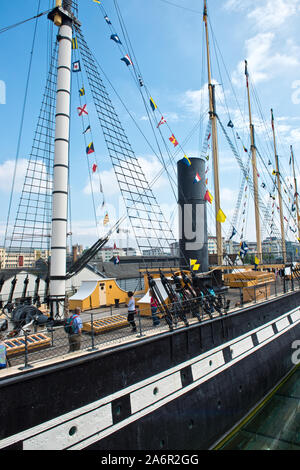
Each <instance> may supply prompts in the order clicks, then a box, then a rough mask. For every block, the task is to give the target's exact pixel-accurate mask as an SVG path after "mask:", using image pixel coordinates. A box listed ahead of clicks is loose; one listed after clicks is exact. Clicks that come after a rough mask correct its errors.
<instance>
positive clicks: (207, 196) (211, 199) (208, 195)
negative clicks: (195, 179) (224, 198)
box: [204, 190, 214, 204]
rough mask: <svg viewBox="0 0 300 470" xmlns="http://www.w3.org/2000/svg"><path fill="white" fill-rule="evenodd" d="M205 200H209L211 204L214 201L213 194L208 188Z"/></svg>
mask: <svg viewBox="0 0 300 470" xmlns="http://www.w3.org/2000/svg"><path fill="white" fill-rule="evenodd" d="M204 200H205V201H207V202H209V203H210V204H212V202H213V200H214V198H213V196H212V195H211V194H210V192H209V191H208V190H207V191H206V193H205V196H204Z"/></svg>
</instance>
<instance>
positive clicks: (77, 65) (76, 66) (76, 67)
mask: <svg viewBox="0 0 300 470" xmlns="http://www.w3.org/2000/svg"><path fill="white" fill-rule="evenodd" d="M72 70H73V72H80V71H81V67H80V61H79V60H76V62H73V65H72Z"/></svg>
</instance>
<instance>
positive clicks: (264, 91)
mask: <svg viewBox="0 0 300 470" xmlns="http://www.w3.org/2000/svg"><path fill="white" fill-rule="evenodd" d="M38 3H39V2H38V1H37V0H26V2H24V1H23V0H15V2H13V4H11V3H9V2H5V4H4V5H2V6H1V11H2V14H1V25H0V29H1V28H3V27H5V26H8V25H11V24H14V23H17V22H19V21H22V20H24V19H26V18H29V17H32V16H34V15H35V14H36V12H37V8H38ZM51 3H52V2H51V1H50V0H40V11H45V10H47V9H49V8H50V7H51ZM102 3H103V7H104V8H105V11H106V13H107V14H108V16H109V17H110V19H111V21H112V25H113V28H114V30H115V32H116V33H117V34H118V35H119V36H120V38H121V39H122V38H123V33H124V31H122V29H121V26H120V24H119V21H118V17H117V14H116V9H115V2H114V1H113V0H103V2H102ZM117 4H118V5H119V8H120V11H121V13H122V17H123V20H124V24H125V26H126V30H127V33H128V35H129V38H130V41H131V44H132V46H133V50H134V56H135V62H136V63H138V66H139V69H140V71H141V73H142V77H143V80H144V82H145V84H146V86H147V89H148V90H149V91H150V93H151V96H152V97H153V98H154V100H155V102H156V103H157V105H158V108H159V111H158V110H156V111H155V117H156V119H157V122H158V121H159V119H160V118H161V114H163V116H164V117H165V118H166V119H167V122H168V126H165V127H163V126H162V127H161V132H162V135H163V136H164V139H165V142H166V145H168V146H169V151H170V152H171V153H172V155H173V156H174V158H175V160H179V159H180V158H183V156H184V153H185V154H187V155H188V156H190V157H197V156H200V155H201V154H202V149H203V145H204V143H205V132H206V129H207V123H208V114H207V106H208V104H207V103H208V98H207V71H206V57H205V42H204V25H203V21H202V11H203V2H202V0H174V1H173V0H170V1H167V0H147V1H146V0H126V1H125V0H118V2H117ZM79 8H80V10H79V19H80V21H81V22H82V30H83V32H84V35H85V38H86V40H87V42H88V44H89V47H90V49H91V50H92V51H93V53H94V54H95V56H96V58H97V61H98V62H99V63H100V64H101V67H102V68H103V69H104V70H105V73H106V74H107V76H108V77H109V80H110V81H111V83H112V84H113V86H114V87H115V89H116V90H118V93H119V95H120V96H121V97H122V100H123V102H124V103H125V104H126V107H127V108H128V109H129V110H130V113H131V114H132V116H133V117H134V121H133V120H132V118H131V117H130V116H129V115H128V113H127V112H126V110H125V108H124V107H123V105H122V104H121V103H120V101H119V99H118V97H117V96H116V95H115V93H114V91H113V90H112V89H111V88H110V86H109V84H108V85H107V86H108V91H109V93H111V99H112V101H113V103H114V105H115V106H116V109H117V112H118V114H119V116H120V120H121V122H122V124H123V126H124V128H125V129H126V131H127V133H128V137H129V140H130V142H131V144H132V147H133V149H134V151H135V153H136V155H137V157H138V158H139V161H140V163H141V166H142V168H143V170H144V172H145V174H146V177H147V179H148V180H149V181H151V180H153V179H154V177H155V176H156V175H157V174H158V173H159V172H160V170H161V167H162V166H161V163H160V162H159V160H158V158H157V156H156V155H155V152H154V151H153V149H157V148H156V146H155V138H154V135H153V133H152V129H151V127H150V126H149V121H148V117H147V113H146V110H145V107H144V103H143V101H142V100H141V95H140V92H139V90H138V88H137V86H136V84H135V83H134V81H133V79H132V76H131V74H130V68H129V67H126V65H125V64H124V63H123V62H122V61H120V58H121V57H120V50H119V49H118V47H117V45H116V44H115V43H114V42H113V41H111V40H110V34H111V31H110V29H109V27H108V25H107V24H106V22H105V21H104V19H103V14H102V11H101V9H100V8H99V7H98V6H97V5H96V4H95V3H94V2H93V1H92V0H81V1H79ZM208 8H209V21H210V41H211V52H212V69H213V80H214V83H215V84H216V93H217V112H218V114H219V117H220V120H221V121H222V123H223V125H224V126H225V129H226V131H227V132H228V135H229V136H230V138H231V139H232V141H233V142H234V145H236V148H237V151H238V153H239V155H240V158H241V159H242V160H243V162H244V164H245V165H246V162H247V159H248V157H247V155H246V153H245V152H244V151H243V147H242V144H243V145H244V146H245V147H246V148H247V149H250V137H249V123H248V107H247V100H246V87H245V75H244V60H245V59H247V60H248V67H249V74H250V84H251V96H252V112H253V121H254V124H255V130H256V145H257V147H258V150H259V153H260V154H261V156H262V160H260V158H259V159H258V173H259V183H260V190H261V198H262V200H263V201H264V204H265V207H267V208H269V211H270V212H271V211H272V203H273V202H272V201H273V200H271V201H270V196H269V193H270V191H272V190H273V187H272V179H271V178H270V176H269V175H268V173H267V170H270V169H271V170H272V169H273V167H274V151H273V147H272V135H271V125H270V109H271V108H273V109H274V115H275V125H276V135H277V145H278V154H279V159H280V167H281V173H282V177H283V178H284V181H285V182H286V185H287V186H288V185H289V184H290V182H289V177H290V175H291V168H290V166H289V159H290V145H293V148H294V153H295V157H296V161H297V159H298V157H299V155H300V114H299V110H300V74H299V70H300V67H299V65H300V39H299V17H300V0H251V1H250V0H227V1H226V0H224V1H219V0H208ZM34 26H35V22H34V21H32V22H28V23H25V24H24V25H22V26H19V27H18V28H15V29H12V30H9V31H7V32H5V33H1V34H0V49H1V68H0V80H1V82H0V83H1V86H0V126H1V127H0V128H1V136H2V138H1V140H0V198H1V208H0V223H1V226H0V229H1V232H0V237H1V238H0V244H2V243H3V235H4V230H5V225H6V221H7V214H8V207H9V200H10V191H11V185H12V177H13V172H14V168H15V159H16V155H17V149H18V139H19V135H20V126H21V117H22V106H23V102H24V96H25V90H26V80H27V74H28V67H29V62H30V58H31V47H32V41H33V34H34ZM50 34H51V30H50V29H49V21H48V20H47V17H46V16H44V17H42V18H40V19H39V21H38V29H37V37H36V42H35V47H34V52H33V56H32V69H31V76H30V82H29V87H28V98H27V103H26V108H25V115H24V116H25V119H24V125H23V130H22V134H21V140H20V150H19V153H18V165H17V173H16V180H15V193H14V197H13V200H12V209H11V213H10V222H13V220H14V217H15V211H16V207H17V204H18V200H19V197H20V190H21V188H22V181H23V177H24V173H25V170H26V164H27V158H28V155H29V154H30V150H31V145H32V139H33V134H34V129H35V126H36V122H37V117H38V113H39V109H40V104H41V97H42V93H43V90H44V86H45V80H46V72H47V67H48V58H49V47H50V45H49V38H50ZM55 34H56V32H55ZM85 86H86V88H87V90H88V85H87V83H85ZM86 103H87V107H88V110H89V115H90V120H91V126H92V130H93V139H94V143H95V149H96V155H97V161H98V163H99V171H100V177H101V181H102V184H103V189H104V194H105V200H106V203H107V206H106V207H105V208H104V209H101V203H102V195H101V193H100V192H99V183H98V182H99V180H98V179H97V178H96V179H95V181H94V185H93V188H94V200H95V202H96V206H97V216H98V220H99V231H98V234H99V233H103V226H102V220H103V216H104V213H105V211H106V210H107V211H108V212H109V215H110V217H111V220H113V218H114V217H118V216H120V215H122V214H123V211H124V207H122V205H121V202H120V193H119V190H118V186H117V182H116V178H115V176H114V172H113V169H112V165H111V162H110V159H109V157H108V153H107V150H106V146H105V142H104V139H103V136H102V132H101V128H100V125H99V123H98V121H97V117H96V113H95V110H94V108H93V104H92V99H91V95H90V94H88V93H87V95H86ZM147 104H148V103H147ZM77 106H79V98H78V90H77V89H76V86H75V91H74V93H73V96H72V113H71V114H72V120H71V122H72V124H71V134H72V139H73V143H72V146H71V154H70V158H71V165H72V169H71V174H70V177H71V190H72V191H71V192H72V231H73V242H74V243H76V242H78V243H83V244H84V245H88V244H90V243H92V242H94V241H95V239H96V237H97V231H96V230H95V220H94V214H93V205H92V198H91V186H90V181H89V175H88V165H89V163H87V159H86V155H85V141H84V138H83V136H82V129H81V121H80V120H79V118H78V116H77ZM150 112H152V111H151V110H150ZM230 119H231V120H232V122H233V123H234V126H235V127H234V129H233V130H231V129H230V128H228V127H227V123H228V121H229V120H230ZM199 122H200V125H199ZM137 124H138V126H139V127H140V129H141V130H142V131H143V133H144V134H145V136H146V137H147V140H148V141H149V142H151V146H149V144H148V142H147V141H146V140H145V138H144V137H143V136H142V135H141V132H140V131H139V130H138V129H137V126H136V125H137ZM218 132H219V151H220V181H221V207H222V209H223V211H224V212H225V214H226V215H227V223H226V224H225V225H224V227H223V229H224V233H223V234H224V236H226V235H228V233H229V232H230V231H231V229H232V225H231V224H232V221H233V220H234V215H235V208H236V204H237V198H238V194H239V189H240V184H241V181H242V175H241V171H240V168H239V165H238V163H237V161H236V156H235V155H234V154H233V152H232V151H231V149H230V147H229V145H228V142H227V141H226V139H225V138H224V135H223V133H222V130H221V129H220V128H219V131H218ZM236 132H238V134H239V136H240V137H241V140H236ZM170 133H174V135H175V136H176V138H177V140H178V141H179V142H180V146H181V148H180V150H179V151H176V150H174V149H173V147H172V144H170V142H169V141H168V138H169V137H170ZM157 136H158V137H159V138H160V136H159V135H158V134H157ZM163 148H164V147H163V146H162V149H163ZM162 153H163V156H164V158H165V159H166V161H167V162H168V160H169V155H168V153H166V152H165V151H162ZM269 160H271V162H272V165H271V167H270V166H268V161H269ZM265 165H267V167H268V168H266V166H265ZM207 168H208V173H207V177H208V187H209V189H210V191H211V192H212V193H214V187H213V176H212V158H211V156H210V161H209V162H208V163H207ZM168 169H169V175H168V174H166V172H163V173H162V175H161V176H160V178H159V180H158V181H157V183H156V184H155V185H154V187H153V191H154V193H155V195H156V196H157V199H158V201H159V203H160V204H161V207H162V209H163V210H164V211H165V215H166V218H167V219H168V220H174V223H175V226H174V232H175V233H176V199H175V197H174V193H173V191H172V188H171V186H170V181H171V182H173V183H174V181H176V175H175V173H174V169H173V168H172V167H171V165H169V166H168ZM296 169H297V174H298V165H297V164H296ZM263 184H265V186H266V188H263V187H262V185H263ZM174 187H175V185H174ZM173 189H174V188H173ZM175 189H176V188H175ZM291 191H292V190H291ZM245 193H246V194H247V195H248V199H245V195H243V199H242V202H241V206H242V208H241V211H240V213H239V217H238V225H239V226H238V227H237V229H238V232H239V234H238V237H237V238H236V240H237V241H239V235H240V234H241V231H242V227H243V226H245V228H244V235H245V237H246V238H248V239H249V240H253V241H254V238H255V230H254V218H253V209H252V205H253V199H252V196H251V194H250V193H249V191H248V192H247V191H245ZM288 199H289V195H288V194H286V195H285V200H286V205H285V209H286V217H287V219H288V221H289V222H288V223H287V224H286V229H287V235H288V236H289V239H291V240H294V239H295V237H294V235H293V233H292V232H291V231H289V226H290V225H292V227H294V225H293V224H292V221H291V218H290V214H289V213H288V209H289V208H290V207H291V204H292V201H289V200H288ZM245 203H246V204H245ZM244 204H245V206H244ZM243 207H245V214H244V215H243V214H242V210H243ZM273 209H274V208H273ZM274 212H275V214H274V217H275V219H274V220H275V221H276V220H277V222H278V214H277V202H275V209H274ZM208 214H209V229H210V233H212V234H214V210H213V207H208ZM262 218H263V216H262ZM243 220H245V222H243ZM262 222H263V221H262ZM264 234H265V236H268V235H270V228H269V227H265V230H264ZM121 243H122V242H121ZM123 243H125V242H123Z"/></svg>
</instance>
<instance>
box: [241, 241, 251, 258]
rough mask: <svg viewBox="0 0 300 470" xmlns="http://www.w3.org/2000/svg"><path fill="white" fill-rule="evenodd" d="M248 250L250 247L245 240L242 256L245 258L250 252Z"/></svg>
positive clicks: (242, 245)
mask: <svg viewBox="0 0 300 470" xmlns="http://www.w3.org/2000/svg"><path fill="white" fill-rule="evenodd" d="M248 250H249V248H248V245H247V243H246V242H243V243H242V244H241V250H240V257H241V258H244V257H245V256H246V254H247V253H248Z"/></svg>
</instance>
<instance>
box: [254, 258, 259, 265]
mask: <svg viewBox="0 0 300 470" xmlns="http://www.w3.org/2000/svg"><path fill="white" fill-rule="evenodd" d="M254 263H255V264H256V265H259V264H260V260H259V259H258V258H257V257H256V256H255V260H254Z"/></svg>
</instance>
